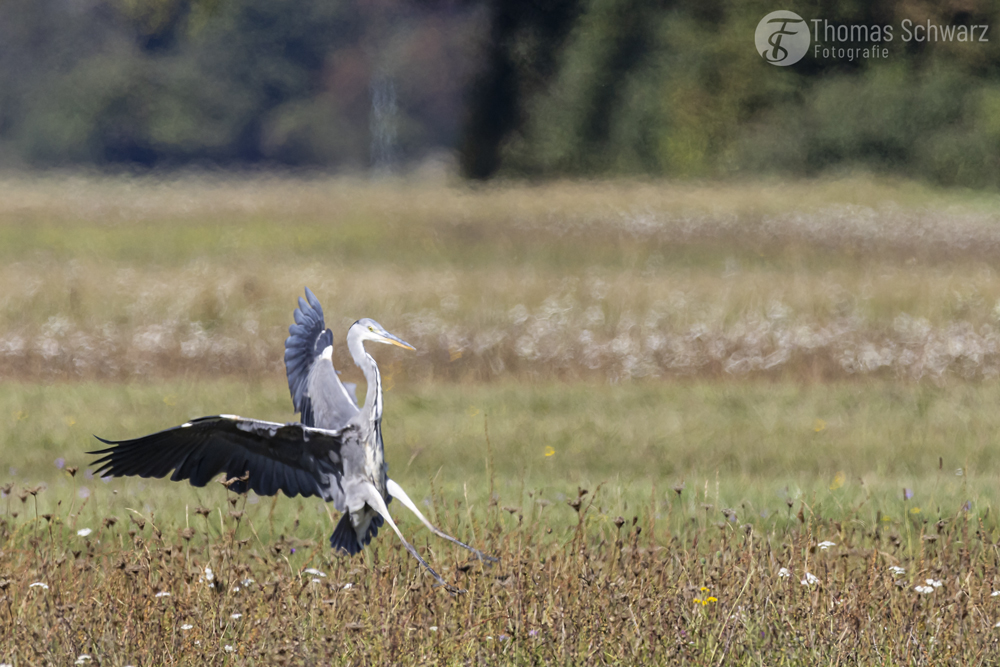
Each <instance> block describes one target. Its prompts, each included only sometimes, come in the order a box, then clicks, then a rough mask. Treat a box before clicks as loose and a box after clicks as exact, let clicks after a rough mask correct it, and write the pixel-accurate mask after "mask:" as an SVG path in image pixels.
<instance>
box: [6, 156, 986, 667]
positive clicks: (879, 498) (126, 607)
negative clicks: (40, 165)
mask: <svg viewBox="0 0 1000 667" xmlns="http://www.w3.org/2000/svg"><path fill="white" fill-rule="evenodd" d="M0 193H2V196H0V255H2V256H3V260H2V262H0V420H2V423H3V424H4V428H3V429H0V452H3V461H4V465H3V468H2V469H0V491H2V492H3V493H2V495H3V497H2V498H0V626H2V627H3V628H4V630H3V632H2V633H0V662H3V663H9V664H15V665H35V664H67V663H72V662H74V661H78V660H79V661H80V664H84V663H88V662H91V663H93V664H102V665H127V664H135V665H138V664H143V665H145V664H164V663H166V664H219V665H224V664H241V665H244V664H245V665H253V664H261V665H263V664H302V665H311V664H344V665H347V664H354V665H360V664H399V663H416V664H425V663H433V664H495V663H497V662H510V663H518V664H552V663H558V664H646V663H651V664H668V663H673V662H678V661H681V660H684V661H686V662H688V663H690V664H704V665H715V664H760V663H762V662H763V663H764V664H812V663H815V662H817V661H822V662H825V663H831V664H842V663H843V664H856V663H858V662H862V663H865V664H941V663H949V662H950V663H955V664H959V663H961V664H988V663H990V662H991V661H992V660H994V659H995V657H996V655H997V652H998V650H997V641H996V640H997V637H998V635H997V633H998V632H1000V630H997V629H995V627H994V626H995V625H996V624H997V623H998V622H1000V594H998V595H996V596H994V595H993V593H994V592H995V591H1000V552H998V549H997V546H998V544H1000V522H998V520H997V512H998V511H1000V493H998V481H1000V479H998V475H997V471H996V463H995V459H996V457H995V455H994V448H995V434H996V432H997V426H998V423H997V422H998V421H1000V413H998V411H997V410H996V409H995V407H994V406H996V405H997V404H998V401H1000V388H998V387H997V384H996V381H995V379H994V378H995V376H996V373H997V370H998V369H1000V322H998V313H1000V309H998V307H997V306H998V302H1000V282H998V281H997V280H996V278H995V276H994V272H993V268H992V266H993V265H994V264H995V260H996V259H997V254H1000V245H998V244H997V241H998V240H1000V230H998V228H997V226H996V222H997V217H998V216H997V214H996V213H995V212H994V211H995V209H994V208H993V206H994V204H995V202H994V200H993V198H992V197H991V196H989V195H971V194H968V193H962V192H946V191H936V190H931V189H927V188H923V187H919V186H915V185H913V184H907V183H895V182H886V181H877V180H873V179H866V178H861V177H858V178H852V179H846V180H843V181H822V182H815V183H805V182H800V183H777V182H775V183H769V182H762V183H746V184H739V183H736V184H729V185H724V186H723V185H718V184H704V185H699V184H687V185H676V184H669V183H667V184H663V183H641V182H621V183H612V182H602V183H556V184H550V185H545V186H530V185H508V186H505V187H496V188H484V189H465V188H459V187H450V186H446V185H442V184H439V183H428V182H418V181H361V180H350V179H345V178H340V179H330V178H325V177H324V178H320V177H316V178H311V179H310V178H304V177H298V178H291V177H273V176H271V177H264V176H258V177H247V178H244V179H234V178H218V179H215V178H211V177H207V176H205V177H197V178H196V177H193V176H191V177H178V178H176V179H174V180H152V179H142V178H131V179H110V178H101V177H86V176H79V175H71V176H64V177H62V176H57V175H56V176H50V177H47V178H44V179H17V178H8V179H6V180H3V181H0ZM303 285H309V286H310V287H311V288H312V289H313V290H314V291H315V292H316V294H317V295H318V296H319V298H320V299H321V300H322V301H323V303H324V305H325V307H326V311H327V322H328V324H329V325H330V326H331V328H333V330H334V333H335V336H336V337H337V340H338V341H340V340H342V334H343V332H344V331H346V329H347V326H348V325H349V324H350V323H351V322H352V321H353V320H354V319H356V318H357V317H361V316H371V317H374V318H375V319H377V320H379V321H380V322H381V323H382V324H383V325H385V326H386V327H387V328H388V329H389V330H390V331H393V332H394V333H397V334H399V335H400V336H401V337H403V338H404V339H406V340H408V341H409V342H411V343H413V344H414V345H415V346H416V347H417V350H418V351H417V353H406V352H402V351H397V350H393V349H390V348H385V349H382V348H380V349H378V350H375V351H374V352H375V354H376V358H377V360H378V362H379V364H380V367H381V368H382V372H383V376H384V380H385V388H386V389H387V394H386V399H385V403H386V417H385V441H386V448H387V459H388V461H389V464H390V472H391V474H392V476H393V477H394V478H395V479H397V480H398V481H400V483H401V484H402V485H403V487H404V488H406V489H407V490H408V491H409V492H410V495H411V496H412V497H413V498H414V499H415V500H416V501H417V502H418V503H422V504H423V505H424V506H425V507H426V508H427V510H428V512H429V515H430V516H431V517H432V518H433V519H434V520H436V521H437V522H439V525H441V526H442V527H443V528H444V529H445V530H446V531H448V532H450V533H452V534H455V535H457V536H458V537H459V538H460V539H464V540H466V541H469V542H470V543H472V544H474V545H477V546H480V547H483V548H484V549H485V550H486V551H488V552H490V553H493V554H495V555H497V556H499V557H500V563H499V564H497V565H494V566H492V567H484V566H483V565H481V564H479V563H477V562H472V561H470V560H469V559H468V557H467V554H466V553H465V552H462V551H461V550H456V549H453V548H452V547H451V545H447V544H445V543H442V542H441V541H439V540H437V539H436V538H434V537H433V536H431V535H429V534H428V533H427V532H426V531H425V530H423V529H422V528H420V527H418V525H419V524H417V522H416V521H414V520H412V518H411V517H409V516H408V515H407V514H406V512H405V510H403V509H398V510H397V509H394V515H395V516H396V517H397V519H398V520H400V522H401V526H402V528H403V530H404V532H405V533H406V534H408V535H410V536H412V537H413V538H414V541H415V544H416V545H417V547H418V548H419V549H420V550H421V551H423V552H424V553H425V554H426V555H427V557H428V560H429V561H430V562H431V564H432V565H433V566H434V567H435V568H437V569H438V570H439V571H440V572H441V573H442V574H443V575H444V576H445V578H446V579H448V580H450V581H454V582H456V583H457V584H458V585H460V586H462V587H464V588H467V589H468V591H469V592H468V594H466V595H462V596H456V597H452V596H450V595H448V594H447V593H446V592H444V591H443V590H440V589H436V588H433V587H432V586H431V583H432V580H431V579H429V578H428V577H427V576H426V575H425V574H424V573H422V572H420V570H419V568H418V566H417V565H416V563H415V562H413V561H412V559H411V558H410V557H409V556H408V554H406V552H405V551H403V550H401V549H400V548H399V545H398V544H397V541H396V540H395V538H394V536H392V535H391V534H383V535H380V537H379V538H378V540H377V543H376V544H375V545H374V546H373V547H372V548H370V549H369V550H368V551H367V552H366V553H365V555H364V556H363V557H357V558H355V559H353V560H344V559H341V558H338V557H337V556H335V555H334V554H333V553H331V551H330V549H329V547H328V545H327V538H328V536H329V534H330V532H332V528H333V525H334V523H335V520H336V519H337V516H336V512H335V511H333V510H332V508H329V507H327V506H325V505H324V504H323V503H321V502H319V501H318V500H316V499H301V498H294V499H289V498H284V497H281V498H278V499H276V500H274V499H271V498H258V497H256V496H253V495H251V496H249V497H237V496H234V495H231V494H228V493H227V491H226V490H225V488H224V487H223V486H222V485H220V484H214V483H213V484H210V485H209V486H208V487H206V488H204V489H196V488H193V487H191V486H189V485H180V484H174V483H170V482H166V481H159V480H138V479H123V480H117V479H115V480H101V479H96V478H94V477H93V470H92V468H90V467H89V461H90V460H91V458H90V457H88V456H87V455H85V453H84V452H85V451H86V450H88V449H92V448H93V447H94V446H95V445H96V444H97V443H96V441H95V440H93V439H92V437H91V434H95V433H96V434H99V435H102V436H105V437H112V438H118V437H128V436H131V435H137V434H141V433H146V432H151V431H153V430H157V429H160V428H165V427H168V426H172V425H175V424H178V423H181V422H183V421H185V420H187V419H189V418H191V417H195V416H201V415H206V414H217V413H220V412H237V413H239V414H243V415H246V416H254V417H260V418H264V419H273V420H276V421H287V420H290V419H292V418H293V415H292V414H291V413H290V401H289V399H288V395H287V387H286V385H285V381H284V375H283V367H282V363H281V351H282V343H283V340H284V337H285V335H286V331H287V326H288V323H289V321H290V315H291V310H292V308H293V307H294V299H295V298H296V297H297V296H298V295H300V294H301V293H302V287H303ZM343 352H344V351H343V350H338V356H337V358H336V359H335V361H336V363H337V364H338V366H339V367H340V368H343V369H344V376H345V379H350V380H358V379H359V377H358V376H359V374H358V373H357V372H356V370H355V369H354V368H353V367H352V365H351V364H350V361H349V360H348V359H347V358H346V355H344V356H341V355H343ZM894 568H896V569H894ZM209 571H210V572H211V576H209ZM33 584H38V585H33ZM83 655H86V656H89V658H87V659H84V658H81V656H83Z"/></svg>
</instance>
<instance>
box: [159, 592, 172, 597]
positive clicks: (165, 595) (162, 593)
mask: <svg viewBox="0 0 1000 667" xmlns="http://www.w3.org/2000/svg"><path fill="white" fill-rule="evenodd" d="M156 597H158V598H168V597H170V593H169V592H168V591H160V592H159V593H157V594H156Z"/></svg>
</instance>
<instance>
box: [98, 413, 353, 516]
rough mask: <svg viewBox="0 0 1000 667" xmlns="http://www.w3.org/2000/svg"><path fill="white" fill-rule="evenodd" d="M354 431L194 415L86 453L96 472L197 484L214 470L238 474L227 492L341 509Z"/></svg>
mask: <svg viewBox="0 0 1000 667" xmlns="http://www.w3.org/2000/svg"><path fill="white" fill-rule="evenodd" d="M355 431H356V429H355V428H353V427H351V428H346V429H344V430H342V431H329V430H324V429H315V428H309V427H306V426H303V425H302V424H278V423H275V422H265V421H258V420H255V419H243V418H241V417H234V416H219V417H202V418H201V419H194V420H192V421H190V422H188V423H187V424H184V425H183V426H175V427H174V428H170V429H167V430H165V431H160V432H158V433H153V434H151V435H146V436H143V437H141V438H135V439H133V440H118V441H115V440H105V439H104V438H97V439H98V440H100V441H101V442H103V443H105V444H108V445H111V446H110V447H108V448H106V449H101V450H98V451H94V452H88V453H90V454H99V455H102V456H101V458H99V459H98V460H96V461H95V462H94V465H97V466H100V468H98V470H97V474H98V475H114V476H116V477H120V476H125V475H138V476H140V477H165V476H166V475H167V474H169V473H170V471H171V470H173V471H174V473H173V475H171V477H170V479H172V480H173V481H175V482H176V481H181V480H190V482H191V483H192V484H193V485H195V486H205V484H207V483H208V482H209V481H210V480H211V479H212V478H214V477H215V476H216V475H218V474H219V473H223V472H224V473H225V474H226V477H227V478H233V477H242V476H243V475H244V474H246V473H248V472H249V473H250V477H249V478H248V479H247V480H246V481H245V482H243V481H238V482H236V483H234V484H233V485H232V486H231V487H230V488H231V489H232V490H233V491H236V492H239V493H243V492H246V491H247V490H248V489H252V490H253V491H254V492H256V493H257V494H259V495H262V496H270V495H274V494H275V493H277V492H278V491H283V492H284V493H285V495H288V496H295V495H303V496H319V497H320V498H323V499H324V500H327V501H330V502H333V503H334V505H336V507H337V509H338V510H341V511H343V510H344V490H343V487H342V483H341V478H342V477H343V474H344V466H343V459H342V457H341V448H342V447H344V446H350V443H351V442H352V439H353V438H356V437H357V434H356V432H355Z"/></svg>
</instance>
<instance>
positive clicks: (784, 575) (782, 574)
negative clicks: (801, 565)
mask: <svg viewBox="0 0 1000 667" xmlns="http://www.w3.org/2000/svg"><path fill="white" fill-rule="evenodd" d="M778 576H779V577H780V578H782V579H787V578H788V577H790V576H792V573H791V572H790V571H789V570H788V568H787V567H783V568H781V569H780V570H778Z"/></svg>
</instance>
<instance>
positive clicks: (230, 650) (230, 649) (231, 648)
mask: <svg viewBox="0 0 1000 667" xmlns="http://www.w3.org/2000/svg"><path fill="white" fill-rule="evenodd" d="M235 650H236V649H234V648H233V647H232V646H230V645H229V644H226V653H232V652H233V651H235Z"/></svg>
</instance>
